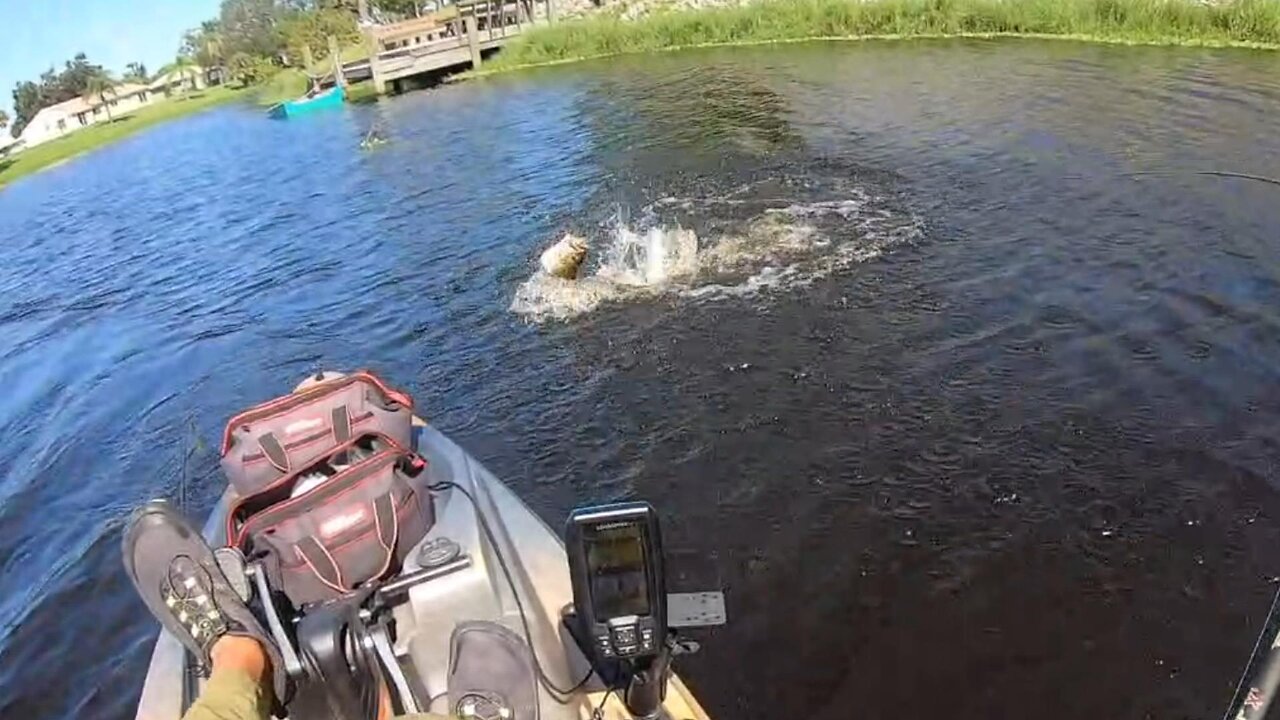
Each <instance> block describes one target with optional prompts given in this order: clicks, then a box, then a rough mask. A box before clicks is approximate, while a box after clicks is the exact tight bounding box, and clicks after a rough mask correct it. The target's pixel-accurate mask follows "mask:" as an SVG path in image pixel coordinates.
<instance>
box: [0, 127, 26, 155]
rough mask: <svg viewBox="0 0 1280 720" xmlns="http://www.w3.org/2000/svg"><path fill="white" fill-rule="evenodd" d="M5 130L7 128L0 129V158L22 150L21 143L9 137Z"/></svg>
mask: <svg viewBox="0 0 1280 720" xmlns="http://www.w3.org/2000/svg"><path fill="white" fill-rule="evenodd" d="M7 130H8V128H4V129H0V158H2V157H4V156H6V155H9V154H12V153H15V152H18V151H19V150H21V149H22V141H21V140H19V139H18V138H16V137H13V136H12V135H10V134H9V133H8V132H6V131H7Z"/></svg>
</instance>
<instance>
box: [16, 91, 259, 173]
mask: <svg viewBox="0 0 1280 720" xmlns="http://www.w3.org/2000/svg"><path fill="white" fill-rule="evenodd" d="M245 96H246V91H245V90H241V89H234V88H230V87H227V86H225V85H223V86H219V87H215V88H210V89H208V90H202V91H199V92H195V93H191V94H189V95H187V96H184V97H178V98H173V99H169V100H162V101H160V102H157V103H155V104H153V105H148V106H146V107H143V108H139V109H138V110H135V111H133V112H129V113H125V114H124V115H120V116H118V117H116V118H115V119H114V121H113V122H102V123H98V124H96V125H92V126H90V127H87V128H84V129H83V130H77V131H76V132H73V133H71V134H70V135H66V136H64V137H60V138H58V139H56V140H50V141H49V142H47V143H44V144H42V145H37V146H35V147H33V148H28V149H26V150H22V151H20V152H18V153H15V154H12V155H9V156H6V157H3V158H0V188H3V187H4V186H5V185H7V184H9V183H11V182H13V181H15V180H17V179H19V178H22V177H25V176H27V175H30V174H32V173H35V172H38V171H40V170H43V169H45V168H48V167H52V166H54V165H59V164H61V163H64V162H66V161H68V160H70V159H72V158H74V157H78V156H80V155H83V154H85V153H87V152H90V151H93V150H96V149H98V148H100V147H103V146H104V145H109V144H111V143H113V142H116V141H118V140H122V139H124V138H126V137H129V136H130V135H134V134H136V133H138V132H140V131H142V130H145V129H146V128H149V127H151V126H153V125H158V124H160V123H162V122H168V121H169V120H175V119H177V118H180V117H185V116H187V115H193V114H195V113H198V112H202V111H204V110H208V109H209V108H212V107H216V106H218V105H223V104H226V103H229V102H233V101H235V100H239V99H241V98H243V97H245Z"/></svg>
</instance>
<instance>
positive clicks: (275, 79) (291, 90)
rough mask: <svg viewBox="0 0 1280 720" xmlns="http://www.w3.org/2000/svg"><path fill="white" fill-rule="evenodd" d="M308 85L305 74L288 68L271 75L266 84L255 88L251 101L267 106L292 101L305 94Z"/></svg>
mask: <svg viewBox="0 0 1280 720" xmlns="http://www.w3.org/2000/svg"><path fill="white" fill-rule="evenodd" d="M308 87H310V83H309V82H308V80H307V74H306V73H304V72H302V71H301V70H298V69H296V68H288V69H285V70H281V71H280V72H278V73H276V74H275V75H272V76H271V77H270V78H268V79H267V81H266V82H264V83H262V84H261V85H257V86H255V87H254V88H253V89H252V91H253V101H254V102H255V103H257V104H259V105H263V106H269V105H275V104H276V103H281V102H284V101H285V100H293V99H294V98H298V97H301V96H302V95H304V94H306V92H307V88H308Z"/></svg>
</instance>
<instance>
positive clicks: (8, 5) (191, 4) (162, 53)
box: [0, 0, 219, 132]
mask: <svg viewBox="0 0 1280 720" xmlns="http://www.w3.org/2000/svg"><path fill="white" fill-rule="evenodd" d="M218 4H219V3H218V0H0V26H2V27H4V33H3V34H4V37H3V39H0V109H3V110H4V111H5V112H7V113H9V116H10V117H12V116H13V85H14V83H16V82H18V81H19V80H35V79H36V78H37V77H39V76H40V73H42V72H44V71H45V70H47V69H48V68H49V66H50V65H56V66H58V67H59V68H61V67H62V62H63V61H64V60H69V59H70V58H71V56H72V55H75V54H76V53H77V52H80V51H83V52H84V53H85V54H87V55H88V56H89V60H90V62H95V63H98V64H100V65H104V66H106V67H107V69H109V70H111V71H112V72H115V73H117V74H119V73H120V72H121V71H122V70H124V66H125V65H126V64H128V63H130V62H133V61H140V62H143V63H145V64H146V66H147V70H148V72H155V70H156V69H157V68H159V67H160V66H161V65H164V64H165V63H167V62H170V61H171V60H173V57H174V55H176V54H177V52H178V46H179V44H181V42H182V33H183V32H185V31H186V30H188V29H190V28H193V27H195V26H196V25H199V24H200V22H201V21H202V20H207V19H209V18H211V17H214V16H215V15H217V14H218ZM5 132H7V131H5Z"/></svg>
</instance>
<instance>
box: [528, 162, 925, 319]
mask: <svg viewBox="0 0 1280 720" xmlns="http://www.w3.org/2000/svg"><path fill="white" fill-rule="evenodd" d="M752 189H753V188H752V187H751V186H743V187H741V188H737V189H735V190H733V191H732V192H731V193H729V194H727V195H722V196H718V197H716V196H712V197H701V198H673V197H666V198H662V199H661V200H659V201H657V202H655V203H654V204H653V205H651V206H649V207H646V208H644V209H643V210H642V211H641V213H640V216H641V217H643V218H644V220H643V221H642V222H641V223H637V225H636V226H629V225H627V224H625V223H623V222H620V221H616V220H615V221H614V222H613V223H612V224H611V225H609V226H608V227H607V229H606V231H605V233H604V237H602V238H594V239H592V245H593V247H594V248H595V250H593V257H595V258H597V259H598V260H597V264H596V265H595V267H594V268H593V269H591V270H589V271H588V272H587V274H586V275H585V276H583V277H582V278H581V279H579V280H577V281H571V280H562V279H560V278H556V277H552V276H550V275H548V274H546V273H544V272H542V271H538V272H536V273H535V274H534V275H533V276H532V277H530V278H529V279H528V280H526V281H525V282H524V283H522V284H521V285H520V286H519V287H518V288H517V289H516V293H515V297H514V298H513V299H512V302H511V310H512V312H515V313H516V314H518V315H521V316H524V317H526V318H529V319H530V320H533V321H535V322H540V321H546V320H569V319H572V318H574V317H578V316H580V315H584V314H586V313H590V312H592V311H593V310H595V309H596V308H598V307H599V306H601V305H602V304H605V303H613V302H628V301H637V300H642V299H645V298H652V297H656V296H659V295H676V296H681V297H687V298H715V297H734V296H744V295H751V294H755V293H760V292H764V291H767V290H775V289H785V288H792V287H800V286H803V285H806V284H808V283H811V282H813V281H814V280H816V279H818V278H820V277H824V276H827V275H830V274H831V273H833V272H837V271H839V270H842V269H844V268H847V267H850V266H851V265H854V264H857V263H861V262H866V261H868V260H871V259H873V258H876V257H879V256H880V255H881V254H882V253H884V252H885V251H887V250H889V249H890V248H892V247H895V246H897V245H900V244H902V243H905V242H909V241H911V240H913V239H915V238H917V237H919V236H920V234H921V232H922V230H921V223H920V221H919V220H918V218H916V217H915V216H914V215H912V214H910V213H908V212H904V211H901V210H896V209H894V208H893V206H892V205H890V204H889V203H888V202H887V201H885V200H884V199H883V198H881V197H878V196H877V195H875V194H873V193H871V192H870V191H868V190H866V189H863V188H860V187H856V186H852V187H844V186H842V187H841V188H840V190H841V194H842V195H843V197H839V198H835V199H814V200H809V199H808V198H805V201H801V200H799V199H791V198H780V197H776V196H773V197H768V198H752V197H751V190H752ZM672 207H675V208H678V209H679V210H681V211H683V212H686V213H692V214H693V215H695V216H696V217H697V218H698V219H700V220H701V221H702V224H704V225H707V226H708V227H709V228H711V229H710V230H709V231H704V235H703V237H699V236H698V235H697V234H696V233H695V232H694V231H693V230H690V229H688V228H686V227H683V226H682V225H680V224H679V223H678V222H675V223H673V222H670V221H664V218H663V217H662V215H663V212H662V211H663V210H668V209H670V208H672Z"/></svg>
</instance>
